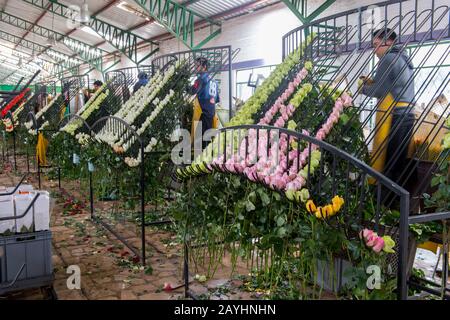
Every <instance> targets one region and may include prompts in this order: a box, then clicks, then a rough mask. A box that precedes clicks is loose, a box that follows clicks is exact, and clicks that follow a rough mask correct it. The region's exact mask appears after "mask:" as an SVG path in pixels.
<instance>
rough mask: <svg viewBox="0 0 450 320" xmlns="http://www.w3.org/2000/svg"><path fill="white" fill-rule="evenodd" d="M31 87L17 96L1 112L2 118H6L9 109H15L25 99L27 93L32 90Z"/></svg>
mask: <svg viewBox="0 0 450 320" xmlns="http://www.w3.org/2000/svg"><path fill="white" fill-rule="evenodd" d="M30 90H31V89H30V88H26V89H25V90H23V91H22V92H21V93H20V94H18V95H17V96H15V97H14V98H13V99H12V100H11V101H10V102H8V104H7V105H6V106H5V107H4V108H3V109H2V111H1V112H0V115H1V118H4V117H5V116H6V114H7V113H8V112H9V111H13V108H14V107H16V106H17V105H18V104H20V103H21V101H22V100H23V99H25V97H26V95H27V94H28V93H29V92H30Z"/></svg>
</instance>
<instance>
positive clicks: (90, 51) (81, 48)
mask: <svg viewBox="0 0 450 320" xmlns="http://www.w3.org/2000/svg"><path fill="white" fill-rule="evenodd" d="M0 21H1V22H4V23H7V24H8V25H11V26H14V27H16V28H19V29H23V30H28V31H27V33H29V32H32V33H34V34H37V35H39V36H41V37H44V38H47V39H48V38H50V37H53V38H54V39H56V40H57V41H58V42H61V43H63V44H64V45H65V46H66V47H67V48H68V49H69V50H71V51H72V52H74V53H76V55H75V56H79V57H80V58H81V59H82V60H83V61H84V62H86V63H88V64H90V65H91V66H92V67H94V68H96V69H97V70H99V71H102V56H103V55H105V54H106V53H107V52H106V51H103V50H100V49H97V48H95V47H94V48H93V47H92V45H90V44H87V43H85V42H82V41H79V40H76V39H74V38H70V37H68V36H66V35H64V34H61V33H58V32H56V31H53V30H50V29H48V28H45V27H41V26H39V25H37V24H36V23H34V24H32V23H30V22H28V21H26V20H24V19H22V18H19V17H16V16H14V15H12V14H9V13H7V12H5V11H0ZM49 48H50V47H49ZM46 50H47V48H46V49H45V51H46ZM42 53H43V52H39V54H42Z"/></svg>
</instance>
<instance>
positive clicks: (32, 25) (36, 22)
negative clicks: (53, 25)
mask: <svg viewBox="0 0 450 320" xmlns="http://www.w3.org/2000/svg"><path fill="white" fill-rule="evenodd" d="M47 9H48V6H47ZM46 13H47V10H45V11H44V12H42V13H41V14H40V15H39V17H38V18H37V19H36V20H35V21H34V22H33V23H32V24H31V26H29V27H28V28H27V32H25V34H24V35H23V36H22V40H23V39H25V37H26V36H27V35H28V34H29V33H30V30H31V29H32V28H33V27H34V26H35V25H37V24H38V22H39V21H41V19H42V18H43V17H44V16H45V14H46ZM20 42H21V41H20ZM20 42H19V43H18V44H16V47H17V46H18V45H19V44H20Z"/></svg>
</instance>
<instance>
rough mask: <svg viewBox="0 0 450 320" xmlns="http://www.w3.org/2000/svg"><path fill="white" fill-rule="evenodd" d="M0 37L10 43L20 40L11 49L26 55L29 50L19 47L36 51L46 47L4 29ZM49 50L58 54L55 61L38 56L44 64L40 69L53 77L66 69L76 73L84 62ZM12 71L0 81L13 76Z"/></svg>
mask: <svg viewBox="0 0 450 320" xmlns="http://www.w3.org/2000/svg"><path fill="white" fill-rule="evenodd" d="M0 39H2V40H5V41H7V42H10V43H12V44H17V43H18V42H19V41H20V44H19V45H18V47H16V49H13V51H17V52H22V53H24V54H26V55H28V56H29V55H30V53H29V52H26V51H24V50H19V48H25V49H28V50H34V51H35V52H36V50H40V49H42V48H45V49H48V48H47V47H43V46H41V45H39V44H37V43H34V42H31V41H28V40H25V39H22V38H19V37H16V36H14V35H12V34H10V33H7V32H4V31H0ZM0 45H1V46H4V47H6V48H9V47H7V46H5V45H2V44H0ZM9 49H11V48H9ZM49 51H50V53H49V55H50V56H51V55H60V56H59V57H58V56H55V57H56V58H58V59H56V60H58V62H57V63H55V62H53V61H49V60H47V59H43V58H41V57H39V59H40V60H42V61H43V62H45V65H43V66H41V67H42V69H43V70H45V71H47V72H48V73H49V74H50V77H55V76H56V77H57V76H58V75H60V74H63V73H64V72H65V71H68V72H70V73H73V72H77V73H76V74H78V72H79V68H80V66H81V65H83V64H84V62H80V61H78V60H76V59H73V58H71V57H69V56H67V55H64V54H61V53H59V52H56V51H53V50H49ZM61 57H62V58H63V59H64V60H61V59H60V58H61ZM66 59H67V60H66ZM73 61H77V63H73ZM30 62H31V60H29V61H28V62H24V64H25V65H27V64H29V63H30ZM14 73H15V71H14V72H11V73H10V74H9V75H8V76H6V77H4V78H2V79H0V82H4V81H5V80H6V79H7V78H9V77H11V76H13V75H14Z"/></svg>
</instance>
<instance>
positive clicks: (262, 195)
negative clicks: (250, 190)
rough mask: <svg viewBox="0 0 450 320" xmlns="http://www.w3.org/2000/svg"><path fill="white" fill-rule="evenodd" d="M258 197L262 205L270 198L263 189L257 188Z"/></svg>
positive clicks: (265, 204) (266, 203)
mask: <svg viewBox="0 0 450 320" xmlns="http://www.w3.org/2000/svg"><path fill="white" fill-rule="evenodd" d="M258 194H259V197H260V198H261V202H262V204H263V205H264V206H267V205H268V204H269V203H270V198H269V196H268V195H267V193H266V192H264V190H263V189H258Z"/></svg>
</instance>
